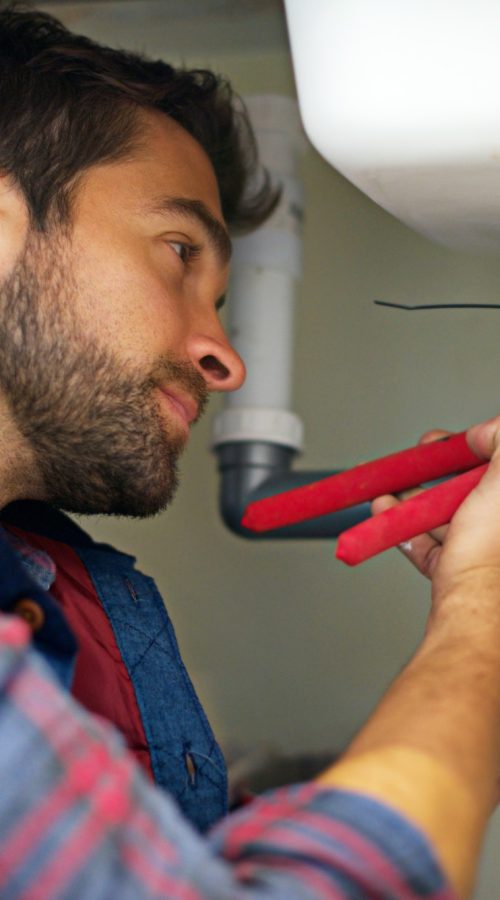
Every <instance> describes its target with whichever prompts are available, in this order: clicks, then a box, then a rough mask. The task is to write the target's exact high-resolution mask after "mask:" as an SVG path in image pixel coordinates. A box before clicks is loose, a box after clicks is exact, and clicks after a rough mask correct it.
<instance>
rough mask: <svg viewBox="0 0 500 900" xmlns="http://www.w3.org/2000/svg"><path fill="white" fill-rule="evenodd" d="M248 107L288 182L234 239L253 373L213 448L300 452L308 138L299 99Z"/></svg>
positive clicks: (264, 155)
mask: <svg viewBox="0 0 500 900" xmlns="http://www.w3.org/2000/svg"><path fill="white" fill-rule="evenodd" d="M246 105H247V108H248V111H249V114H250V118H251V121H252V124H253V127H254V130H255V133H256V137H257V144H258V148H259V156H260V160H261V162H262V163H263V165H264V166H266V168H267V169H268V170H269V171H270V173H271V175H272V178H273V182H275V183H280V184H281V185H282V190H283V192H282V196H281V200H280V203H279V205H278V207H277V209H276V210H275V212H274V213H273V215H272V216H271V217H270V219H269V220H268V221H267V222H266V223H265V224H264V225H263V226H262V227H261V228H259V229H257V231H255V232H253V233H252V234H250V235H248V236H246V237H242V238H237V239H236V240H235V241H234V256H233V262H232V274H231V279H230V284H229V294H228V296H229V324H228V332H229V337H230V340H231V342H232V344H233V346H234V347H235V349H236V350H237V351H238V353H239V354H240V356H241V357H242V358H243V360H244V362H245V364H246V367H247V378H246V382H245V384H244V385H243V387H242V388H241V389H240V390H239V391H235V392H234V393H232V394H228V395H227V397H226V401H225V408H224V409H223V411H222V412H221V413H219V414H218V415H217V416H216V417H215V420H214V424H213V445H214V446H218V445H219V444H223V443H229V442H233V441H266V442H270V443H277V444H284V445H285V446H288V447H293V448H294V449H296V450H299V449H300V448H301V447H302V442H303V427H302V422H301V421H300V419H299V418H298V416H296V415H295V414H294V413H292V412H291V411H290V406H291V382H292V357H293V342H294V341H293V339H294V307H295V295H296V289H297V285H298V281H299V279H300V276H301V269H302V222H303V191H302V185H301V183H300V182H299V180H298V178H297V168H298V162H299V157H300V154H301V153H302V152H303V149H304V146H305V142H304V137H303V132H302V128H301V124H300V119H299V114H298V107H297V103H296V101H295V100H293V99H291V98H289V97H280V96H275V95H267V96H258V97H250V98H247V99H246Z"/></svg>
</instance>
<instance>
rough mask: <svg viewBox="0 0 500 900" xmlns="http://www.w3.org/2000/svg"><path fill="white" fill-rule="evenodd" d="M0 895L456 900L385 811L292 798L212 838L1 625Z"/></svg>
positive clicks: (272, 797) (16, 898)
mask: <svg viewBox="0 0 500 900" xmlns="http://www.w3.org/2000/svg"><path fill="white" fill-rule="evenodd" d="M0 735H1V741H0V784H1V786H2V789H1V792H0V896H1V897H5V898H9V900H21V898H23V900H42V898H43V900H47V898H51V900H55V898H58V900H59V898H66V900H80V898H82V900H83V898H89V900H96V898H110V900H111V898H112V900H115V898H118V897H119V898H120V900H129V898H130V900H142V898H160V897H161V898H170V900H174V898H175V900H202V898H203V900H206V898H212V900H226V898H227V900H229V898H231V900H235V898H242V900H247V898H248V900H251V898H255V900H257V898H264V897H265V898H268V900H271V898H283V900H285V898H286V900H302V898H304V900H305V898H318V900H326V898H329V900H334V898H335V900H344V898H360V900H361V898H366V897H370V898H398V900H413V898H417V897H426V898H429V900H451V898H452V893H451V891H450V890H449V888H447V886H446V883H445V881H444V878H443V875H442V874H441V872H440V870H439V867H438V865H437V862H436V860H435V859H434V857H433V853H432V850H431V848H430V847H429V845H428V843H427V842H426V840H425V839H424V837H423V836H422V835H421V834H420V833H419V832H418V831H416V830H415V829H414V828H413V827H412V826H411V825H410V824H409V823H408V822H406V820H404V819H403V818H402V817H401V816H399V815H398V814H396V813H395V812H393V811H392V810H390V809H389V808H387V807H385V806H384V805H382V804H380V803H377V802H375V801H372V800H369V799H367V798H365V797H363V796H358V795H355V794H351V793H349V792H341V791H333V790H325V789H319V788H317V787H314V786H312V785H307V786H298V787H292V788H288V789H281V790H279V791H276V792H273V793H271V794H269V795H266V796H265V797H263V798H261V799H258V800H256V801H254V802H253V803H252V804H250V805H249V806H247V807H245V809H244V810H243V811H241V812H239V813H237V814H235V815H233V816H229V817H228V818H227V819H226V820H225V821H224V822H223V823H221V824H220V825H219V826H217V828H216V829H214V830H213V832H212V833H211V835H210V836H209V837H208V838H201V837H200V836H199V834H197V833H196V832H195V831H194V830H193V829H192V827H191V826H190V825H189V824H188V823H187V822H186V821H185V820H184V819H183V818H182V816H181V814H180V813H179V811H178V809H177V807H176V805H175V804H174V802H173V801H172V800H171V798H169V797H168V796H167V795H165V794H164V793H163V792H161V791H160V790H158V789H155V788H154V787H153V786H152V785H151V784H150V783H149V782H148V781H147V779H146V778H145V777H144V776H143V774H142V772H141V771H140V770H139V768H138V766H137V765H136V764H135V762H134V760H133V759H132V757H131V756H130V755H129V753H128V752H127V751H126V749H125V747H124V744H123V742H122V740H121V738H120V737H119V736H118V735H117V733H116V732H115V731H114V729H112V728H111V727H110V726H109V725H107V724H106V723H104V722H103V721H101V720H99V719H97V718H96V717H95V716H91V715H90V714H88V713H87V712H86V711H84V710H83V709H82V708H80V707H79V706H78V705H77V704H76V703H75V702H74V701H73V700H72V699H71V697H69V696H67V695H66V694H65V693H64V691H63V690H62V689H61V688H60V687H59V685H58V684H57V683H56V682H55V680H53V678H52V675H51V673H50V669H49V668H48V667H47V666H46V665H45V664H44V662H43V660H41V659H40V657H39V655H38V654H37V653H36V652H35V651H33V650H32V649H31V648H30V646H29V632H28V628H27V627H26V625H25V623H23V622H22V621H21V620H20V619H18V618H15V617H10V616H5V615H2V616H0Z"/></svg>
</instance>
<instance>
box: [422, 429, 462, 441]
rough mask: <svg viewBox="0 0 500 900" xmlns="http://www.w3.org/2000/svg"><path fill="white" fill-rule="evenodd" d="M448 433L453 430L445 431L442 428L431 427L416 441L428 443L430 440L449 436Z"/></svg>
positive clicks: (439, 439) (438, 439)
mask: <svg viewBox="0 0 500 900" xmlns="http://www.w3.org/2000/svg"><path fill="white" fill-rule="evenodd" d="M450 434H453V432H452V431H445V430H444V429H443V428H431V429H430V430H429V431H425V432H424V434H422V435H421V436H420V437H419V439H418V443H419V444H430V443H432V441H441V440H442V439H443V438H445V437H449V436H450Z"/></svg>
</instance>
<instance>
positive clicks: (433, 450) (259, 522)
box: [242, 432, 486, 565]
mask: <svg viewBox="0 0 500 900" xmlns="http://www.w3.org/2000/svg"><path fill="white" fill-rule="evenodd" d="M485 468H486V466H485V465H484V459H480V458H479V457H478V456H476V455H475V454H474V453H473V452H472V451H471V450H470V449H469V447H468V445H467V442H466V440H465V432H461V433H460V434H455V435H452V436H450V437H446V438H443V439H441V440H438V441H432V442H431V443H428V444H420V445H419V446H418V447H411V448H410V449H408V450H403V451H401V452H400V453H392V454H391V455H390V456H386V457H383V458H382V459H378V460H374V461H372V462H368V463H363V464H362V465H360V466H356V467H355V468H354V469H349V470H347V471H345V472H341V473H340V474H338V475H331V476H329V477H328V478H324V479H321V480H320V481H316V482H313V483H312V484H309V485H306V486H304V487H300V488H295V489H293V490H291V491H286V492H284V493H283V494H277V495H275V496H274V497H266V498H265V499H263V500H257V501H256V502H255V503H251V504H250V505H249V506H248V507H247V509H246V511H245V514H244V516H243V519H242V524H243V525H244V526H245V527H246V528H249V529H250V530H252V531H268V530H271V529H274V528H281V527H283V526H285V525H292V524H295V523H296V522H303V521H305V520H307V519H313V518H316V517H317V516H322V515H326V514H328V513H333V512H337V511H338V510H340V509H345V508H347V507H349V506H355V505H357V504H359V503H364V502H366V501H367V500H372V499H373V498H374V497H378V496H381V495H382V494H393V493H398V492H400V491H404V490H406V489H408V488H411V487H417V486H418V485H420V484H422V483H423V482H426V481H433V480H434V479H436V478H441V477H442V476H444V475H450V474H451V473H454V472H463V471H464V470H468V469H475V471H474V472H470V473H468V478H467V477H466V476H465V475H462V476H461V477H459V478H455V479H453V480H452V481H448V482H445V483H444V484H442V485H438V486H437V487H435V488H431V489H430V490H428V491H424V492H423V493H421V494H419V495H418V496H417V497H414V498H412V499H411V500H407V501H405V502H404V503H402V504H400V505H399V506H397V507H393V508H392V509H389V510H386V511H385V512H384V513H381V514H380V515H378V516H375V517H374V518H373V519H369V520H367V521H366V522H362V523H360V524H359V525H356V526H355V527H354V528H351V529H349V530H348V531H346V532H344V534H343V535H341V537H340V539H339V545H338V549H337V556H338V558H339V559H342V560H343V561H344V562H347V563H348V564H349V565H356V564H357V563H358V562H362V561H363V560H364V559H369V558H370V556H374V555H375V554H376V553H380V552H381V551H382V550H386V549H388V548H389V547H393V546H395V545H397V544H400V543H402V542H403V541H407V540H409V539H410V538H412V537H414V536H415V535H417V534H422V533H423V532H424V531H429V530H431V529H432V528H437V527H438V526H439V525H444V524H446V523H447V522H449V521H450V518H451V516H452V515H453V513H454V512H455V511H456V509H457V508H458V506H459V505H460V503H462V501H463V500H464V499H465V496H466V495H467V493H469V491H470V490H472V487H474V485H475V484H477V482H478V481H479V480H480V478H481V477H482V475H483V474H484V471H485Z"/></svg>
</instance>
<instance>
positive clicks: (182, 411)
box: [160, 388, 199, 425]
mask: <svg viewBox="0 0 500 900" xmlns="http://www.w3.org/2000/svg"><path fill="white" fill-rule="evenodd" d="M160 390H161V392H162V394H164V395H165V397H167V398H168V400H170V403H171V404H172V406H173V407H174V409H176V410H177V412H178V413H179V415H180V416H181V417H182V418H183V419H184V421H185V422H186V424H187V425H189V424H190V423H191V422H193V421H194V420H195V419H196V418H197V416H198V412H199V409H198V403H197V402H196V400H195V399H194V398H193V397H191V396H190V394H185V393H183V392H182V391H175V390H170V388H160Z"/></svg>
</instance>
